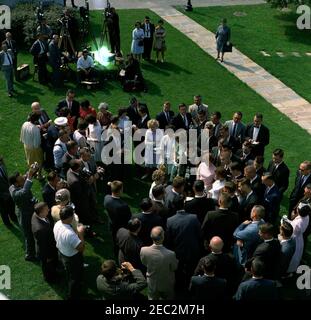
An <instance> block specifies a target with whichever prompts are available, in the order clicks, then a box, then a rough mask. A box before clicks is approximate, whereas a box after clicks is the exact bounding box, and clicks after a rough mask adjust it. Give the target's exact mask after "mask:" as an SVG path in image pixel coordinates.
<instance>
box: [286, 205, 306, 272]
mask: <svg viewBox="0 0 311 320" xmlns="http://www.w3.org/2000/svg"><path fill="white" fill-rule="evenodd" d="M296 210H297V214H296V216H295V218H294V220H292V221H288V222H290V223H291V225H292V227H293V229H294V231H293V237H294V238H295V239H296V250H295V253H294V255H293V257H292V260H291V262H290V264H289V267H288V272H289V273H291V272H296V270H297V268H298V266H299V265H300V262H301V259H302V255H303V248H304V241H303V233H304V232H305V231H306V229H307V227H308V225H309V219H310V218H309V216H310V214H311V208H310V205H309V204H308V203H304V202H300V203H299V205H298V207H297V209H296Z"/></svg>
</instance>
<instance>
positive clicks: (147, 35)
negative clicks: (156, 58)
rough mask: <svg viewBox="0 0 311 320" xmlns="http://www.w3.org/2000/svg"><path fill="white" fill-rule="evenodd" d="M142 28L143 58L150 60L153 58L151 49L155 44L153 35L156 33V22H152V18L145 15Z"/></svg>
mask: <svg viewBox="0 0 311 320" xmlns="http://www.w3.org/2000/svg"><path fill="white" fill-rule="evenodd" d="M141 28H142V29H143V30H144V52H143V59H145V60H147V61H148V60H150V58H151V50H152V44H153V35H154V30H155V27H154V24H153V23H151V22H150V18H149V17H148V16H146V17H145V21H144V23H143V24H142V26H141Z"/></svg>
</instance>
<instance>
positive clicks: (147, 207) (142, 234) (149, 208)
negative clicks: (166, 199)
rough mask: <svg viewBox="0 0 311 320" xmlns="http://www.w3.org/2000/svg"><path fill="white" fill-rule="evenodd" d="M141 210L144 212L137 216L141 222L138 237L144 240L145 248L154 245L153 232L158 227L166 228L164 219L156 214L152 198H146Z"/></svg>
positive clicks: (142, 202)
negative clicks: (151, 235)
mask: <svg viewBox="0 0 311 320" xmlns="http://www.w3.org/2000/svg"><path fill="white" fill-rule="evenodd" d="M140 208H141V210H142V212H141V213H139V214H138V215H137V218H138V219H139V220H140V221H141V229H140V231H139V234H138V237H139V238H140V239H141V240H142V242H143V245H144V246H150V245H151V244H152V240H151V238H150V232H151V230H152V229H153V228H154V227H157V226H160V227H164V223H163V220H162V218H161V217H160V216H159V215H158V214H157V213H156V212H154V210H153V204H152V200H151V199H150V198H144V199H143V200H142V201H141V203H140Z"/></svg>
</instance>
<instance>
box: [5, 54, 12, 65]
mask: <svg viewBox="0 0 311 320" xmlns="http://www.w3.org/2000/svg"><path fill="white" fill-rule="evenodd" d="M6 56H7V57H8V60H9V64H10V66H11V65H12V59H11V57H10V55H9V54H8V53H7V52H6Z"/></svg>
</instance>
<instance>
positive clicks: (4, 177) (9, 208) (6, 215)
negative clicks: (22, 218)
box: [0, 156, 17, 227]
mask: <svg viewBox="0 0 311 320" xmlns="http://www.w3.org/2000/svg"><path fill="white" fill-rule="evenodd" d="M9 187H10V185H9V178H8V174H7V170H6V166H5V164H4V161H3V158H2V156H0V215H1V218H2V221H3V223H4V224H5V225H6V226H7V227H10V226H12V224H11V221H12V222H17V217H16V215H15V204H14V202H13V199H12V197H11V195H10V192H9ZM10 220H11V221H10Z"/></svg>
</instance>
